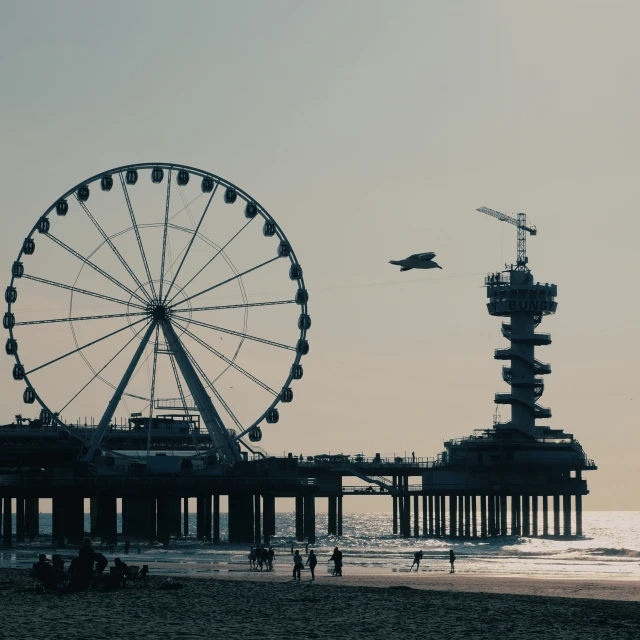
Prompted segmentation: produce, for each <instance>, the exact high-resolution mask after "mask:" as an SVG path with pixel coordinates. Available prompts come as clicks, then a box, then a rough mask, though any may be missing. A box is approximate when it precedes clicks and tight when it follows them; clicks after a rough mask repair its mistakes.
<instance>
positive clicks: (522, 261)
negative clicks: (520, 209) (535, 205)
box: [476, 207, 538, 271]
mask: <svg viewBox="0 0 640 640" xmlns="http://www.w3.org/2000/svg"><path fill="white" fill-rule="evenodd" d="M476 211H479V212H480V213H486V214H487V215H488V216H493V217H494V218H498V220H502V222H508V223H509V224H512V225H514V226H516V227H518V260H517V263H516V264H517V268H518V269H519V270H521V271H523V270H526V269H527V262H528V261H529V260H528V258H527V233H530V234H531V235H532V236H535V235H537V233H538V232H537V231H536V228H535V227H534V226H533V225H532V226H527V215H526V214H525V213H517V214H516V216H517V218H514V217H513V216H508V215H507V214H506V213H500V211H495V210H494V209H489V208H488V207H480V208H479V209H476Z"/></svg>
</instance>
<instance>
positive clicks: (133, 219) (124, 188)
mask: <svg viewBox="0 0 640 640" xmlns="http://www.w3.org/2000/svg"><path fill="white" fill-rule="evenodd" d="M118 175H119V176H120V184H121V185H122V192H123V193H124V199H125V200H126V202H127V209H128V210H129V216H130V218H131V224H132V225H133V230H134V232H135V234H136V240H137V241H138V248H139V249H140V255H141V256H142V262H143V263H144V269H145V271H146V272H147V278H148V279H149V285H150V286H151V292H152V293H153V297H154V298H155V297H156V288H155V286H154V284H153V279H152V278H151V271H150V269H149V263H148V262H147V255H146V254H145V252H144V246H143V245H142V238H141V237H140V229H138V223H137V222H136V216H135V214H134V213H133V206H132V205H131V200H130V198H129V191H128V190H127V185H126V183H125V181H124V178H123V177H122V173H119V174H118Z"/></svg>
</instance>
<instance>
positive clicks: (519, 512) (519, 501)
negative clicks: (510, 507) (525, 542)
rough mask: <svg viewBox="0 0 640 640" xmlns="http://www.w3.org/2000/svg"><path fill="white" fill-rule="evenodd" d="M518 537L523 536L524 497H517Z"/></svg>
mask: <svg viewBox="0 0 640 640" xmlns="http://www.w3.org/2000/svg"><path fill="white" fill-rule="evenodd" d="M516 535H517V536H521V535H522V497H521V496H516Z"/></svg>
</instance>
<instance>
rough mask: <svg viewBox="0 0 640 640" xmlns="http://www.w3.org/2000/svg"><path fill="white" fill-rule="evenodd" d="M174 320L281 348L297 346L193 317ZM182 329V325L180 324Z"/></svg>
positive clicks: (175, 318)
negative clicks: (217, 325)
mask: <svg viewBox="0 0 640 640" xmlns="http://www.w3.org/2000/svg"><path fill="white" fill-rule="evenodd" d="M171 319H172V320H175V321H181V322H185V323H190V324H195V325H198V326H199V327H205V328H206V329H212V330H213V331H219V332H220V333H227V334H229V335H231V336H238V337H239V338H246V339H247V340H254V341H256V342H262V343H263V344H268V345H269V346H271V347H278V348H280V349H287V350H289V351H295V350H296V348H295V347H290V346H289V345H288V344H282V343H281V342H274V341H273V340H267V339H266V338H258V337H257V336H252V335H251V334H249V333H241V332H240V331H233V329H225V328H224V327H216V326H215V325H213V324H207V323H206V322H200V321H199V320H194V319H193V318H190V319H189V318H180V317H177V316H172V318H171ZM180 328H181V329H182V328H183V327H182V325H180Z"/></svg>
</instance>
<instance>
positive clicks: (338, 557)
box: [329, 547, 342, 576]
mask: <svg viewBox="0 0 640 640" xmlns="http://www.w3.org/2000/svg"><path fill="white" fill-rule="evenodd" d="M332 561H333V563H334V569H333V575H334V576H342V551H340V549H338V547H336V548H335V549H334V550H333V555H332V556H331V557H330V558H329V562H332Z"/></svg>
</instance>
